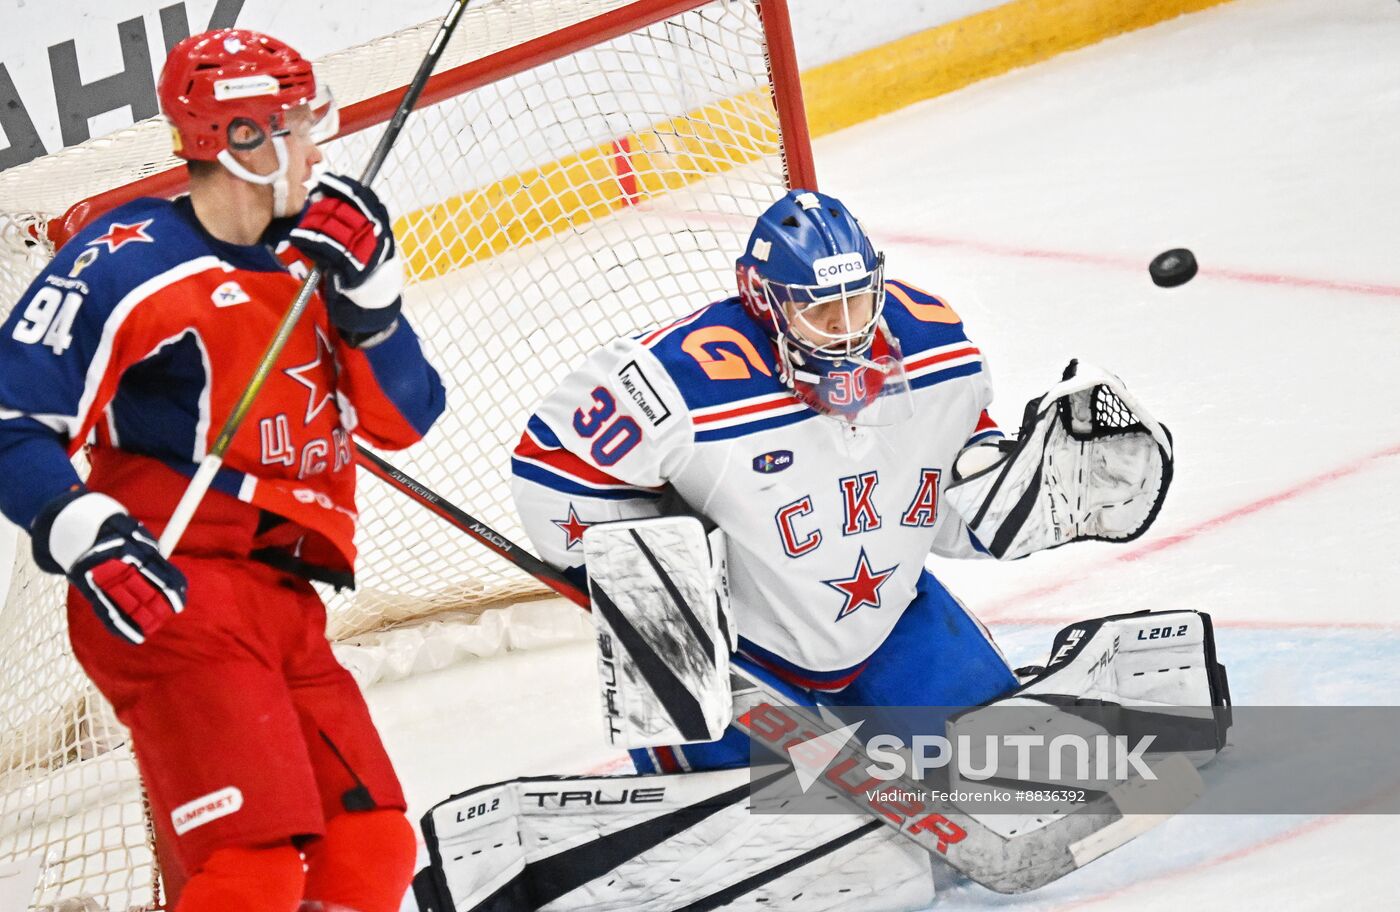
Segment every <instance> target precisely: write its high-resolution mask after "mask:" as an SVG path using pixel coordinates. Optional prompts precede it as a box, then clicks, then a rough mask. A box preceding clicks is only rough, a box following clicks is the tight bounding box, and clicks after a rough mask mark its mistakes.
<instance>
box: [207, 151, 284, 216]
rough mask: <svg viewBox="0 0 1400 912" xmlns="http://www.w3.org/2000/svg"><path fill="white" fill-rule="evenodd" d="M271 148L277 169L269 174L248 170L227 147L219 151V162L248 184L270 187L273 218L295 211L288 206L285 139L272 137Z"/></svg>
mask: <svg viewBox="0 0 1400 912" xmlns="http://www.w3.org/2000/svg"><path fill="white" fill-rule="evenodd" d="M272 149H273V151H274V152H276V153H277V170H276V171H273V172H272V173H271V174H258V173H256V172H254V171H249V170H248V169H247V168H245V167H243V166H242V165H241V164H239V163H238V159H236V158H234V157H233V153H231V152H230V151H229V150H228V149H224V150H223V151H222V152H220V153H219V164H221V165H223V166H224V167H225V168H227V169H228V170H229V173H230V174H232V175H233V176H234V177H236V178H238V179H239V180H245V181H247V182H248V183H250V184H257V185H258V186H259V187H271V188H272V216H273V218H286V217H287V216H289V215H295V214H296V213H295V212H294V211H293V210H292V209H291V208H290V207H289V206H288V201H289V198H290V196H291V193H290V191H291V182H290V181H288V180H287V163H288V156H287V141H286V140H285V139H283V138H282V137H280V136H273V137H272Z"/></svg>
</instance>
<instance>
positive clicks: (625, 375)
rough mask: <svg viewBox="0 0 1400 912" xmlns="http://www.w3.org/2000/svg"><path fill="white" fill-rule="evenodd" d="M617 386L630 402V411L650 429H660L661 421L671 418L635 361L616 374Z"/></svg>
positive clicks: (668, 408)
mask: <svg viewBox="0 0 1400 912" xmlns="http://www.w3.org/2000/svg"><path fill="white" fill-rule="evenodd" d="M617 385H618V389H619V391H620V392H621V393H622V394H623V396H625V397H626V398H627V399H629V400H631V403H632V411H633V412H635V413H636V414H637V415H639V416H641V417H643V418H645V419H646V420H647V421H650V422H651V425H652V427H660V426H661V423H662V422H663V421H665V420H666V419H667V418H670V417H671V409H670V407H669V406H667V405H666V403H665V401H664V400H662V398H661V396H660V395H659V394H658V393H657V392H656V387H654V386H652V385H651V381H650V380H648V379H647V376H646V374H644V373H642V369H641V368H640V367H638V366H637V362H636V361H628V362H627V363H626V364H625V365H623V367H622V369H621V370H619V371H618V372H617Z"/></svg>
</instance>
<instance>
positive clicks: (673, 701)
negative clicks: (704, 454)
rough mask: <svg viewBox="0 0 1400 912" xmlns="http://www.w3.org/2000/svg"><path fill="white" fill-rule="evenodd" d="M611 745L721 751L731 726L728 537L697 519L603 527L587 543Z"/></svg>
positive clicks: (600, 675)
mask: <svg viewBox="0 0 1400 912" xmlns="http://www.w3.org/2000/svg"><path fill="white" fill-rule="evenodd" d="M583 550H584V560H585V564H584V566H586V567H587V568H588V594H589V598H590V600H591V601H592V603H593V620H594V625H595V628H596V630H597V635H598V681H599V685H600V687H601V693H602V703H603V715H604V718H605V720H606V722H607V726H608V738H609V740H610V741H611V743H612V744H613V745H614V746H615V747H622V748H628V749H631V748H645V747H660V746H663V745H671V744H693V743H697V742H705V741H714V740H716V739H718V738H719V737H720V736H721V735H723V734H724V730H725V728H726V727H728V725H729V721H730V716H731V713H730V710H731V702H730V699H731V698H730V685H729V655H730V653H732V652H733V651H734V649H735V644H736V641H735V636H736V634H735V633H734V625H733V624H731V623H730V621H729V585H728V581H727V579H726V577H725V549H724V534H723V533H722V532H720V531H719V530H718V529H715V530H713V531H712V532H710V533H709V534H708V535H706V533H705V530H704V527H703V526H701V524H700V521H699V520H698V519H696V518H694V517H691V516H665V517H658V518H654V519H640V520H625V521H622V522H611V523H596V524H594V525H591V526H589V527H588V529H587V531H585V532H584V534H583Z"/></svg>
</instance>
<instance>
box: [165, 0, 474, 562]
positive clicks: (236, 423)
mask: <svg viewBox="0 0 1400 912" xmlns="http://www.w3.org/2000/svg"><path fill="white" fill-rule="evenodd" d="M469 2H470V0H452V5H451V6H450V7H449V8H448V10H447V15H446V16H444V17H443V20H442V23H441V24H440V25H439V26H438V30H437V34H436V35H434V36H433V42H432V44H430V45H428V52H427V53H426V54H424V55H423V60H422V61H421V62H420V63H419V64H418V72H416V73H414V74H413V81H412V82H410V83H409V85H408V90H407V91H405V92H404V95H403V100H402V101H400V102H399V106H398V107H397V108H396V109H394V115H393V117H391V118H390V119H389V124H388V126H386V127H385V128H384V134H383V135H382V136H380V137H379V145H378V146H376V147H375V149H374V154H373V155H371V156H370V159H369V164H368V165H366V166H365V170H364V173H363V174H362V175H361V176H360V183H362V184H365V185H366V186H368V185H369V184H370V183H371V182H372V181H373V180H374V178H375V177H376V176H377V175H378V174H379V169H380V168H381V167H382V166H383V165H384V160H385V159H386V158H388V157H389V149H390V148H391V147H392V146H393V145H394V141H395V140H396V139H398V138H399V133H401V132H402V131H403V126H404V123H405V122H406V121H407V120H408V115H409V114H410V113H411V112H412V111H413V107H414V105H416V104H418V99H419V97H420V96H421V95H422V94H423V87H424V86H425V85H427V83H428V77H429V76H431V75H432V73H433V70H434V69H436V68H437V63H438V60H440V59H441V58H442V52H443V50H444V49H445V48H446V47H447V42H448V40H449V39H450V38H451V37H452V33H453V32H454V31H456V29H457V22H458V20H460V19H461V17H462V11H463V10H465V9H466V8H467V4H468V3H469ZM320 281H321V270H320V268H319V267H316V268H313V269H312V270H311V272H310V273H308V274H307V276H306V279H305V280H304V281H303V282H302V283H301V288H300V289H298V290H297V294H296V297H295V298H293V299H292V304H291V306H290V307H289V308H287V313H286V315H284V316H283V317H282V322H281V323H279V324H277V332H276V333H274V334H273V336H272V341H270V342H268V344H267V348H266V349H265V350H264V351H263V354H262V358H261V359H260V360H259V361H258V366H257V369H256V370H255V371H253V376H252V378H251V379H250V380H249V381H248V385H247V386H246V387H244V389H243V395H241V396H239V397H238V402H237V403H235V404H234V407H233V411H231V412H229V416H228V418H226V419H225V420H224V426H223V427H222V428H220V429H219V436H218V437H216V438H215V439H214V445H213V446H212V447H210V448H209V452H208V453H207V454H206V455H205V457H204V459H202V460H201V461H200V463H199V468H198V469H196V470H195V473H194V477H192V478H191V479H190V483H189V486H188V487H186V488H185V493H184V494H182V495H181V496H180V502H179V503H178V504H176V505H175V512H174V513H172V514H171V516H170V521H169V522H168V523H166V526H165V530H164V531H163V532H161V535H160V553H161V554H163V555H165V556H166V557H169V556H170V555H171V554H172V553H173V552H174V551H175V546H176V545H177V544H179V543H180V538H181V536H183V535H184V534H185V529H186V528H188V526H189V524H190V520H191V519H193V518H194V511H195V510H197V509H198V508H199V504H200V501H202V500H203V499H204V495H205V493H206V492H208V490H209V486H210V485H211V484H213V483H214V476H215V475H217V474H218V472H219V468H220V467H221V466H222V465H223V463H224V454H225V453H227V452H228V449H229V447H230V446H232V445H233V436H234V435H235V434H237V433H238V429H239V428H240V427H241V426H242V425H243V421H244V419H245V418H247V417H248V412H249V411H250V410H251V409H252V407H253V400H254V399H256V398H257V396H258V393H260V392H261V391H262V388H263V384H264V383H266V382H267V378H268V377H269V376H270V375H271V374H272V366H273V364H275V363H276V362H277V358H278V357H279V356H280V355H281V354H282V349H283V348H285V347H286V345H287V340H288V339H290V338H291V335H292V330H293V329H294V328H295V327H296V324H297V323H298V321H300V320H301V315H302V313H303V312H305V310H306V305H307V304H308V303H309V302H310V301H311V294H312V292H313V291H315V289H316V286H317V285H319V284H320Z"/></svg>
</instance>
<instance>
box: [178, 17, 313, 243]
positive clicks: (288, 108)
mask: <svg viewBox="0 0 1400 912" xmlns="http://www.w3.org/2000/svg"><path fill="white" fill-rule="evenodd" d="M157 94H158V95H159V97H160V108H161V112H162V113H163V114H165V116H166V119H168V120H169V121H170V127H171V131H172V133H173V136H174V151H175V154H176V155H177V156H179V157H180V158H183V159H185V160H186V161H217V162H218V163H219V164H221V165H223V166H224V167H225V168H227V169H228V170H229V172H230V173H232V174H233V175H234V176H235V177H238V178H239V179H241V180H245V181H248V182H249V183H253V184H258V185H261V186H270V187H271V188H272V194H273V213H274V215H276V216H277V217H279V218H281V217H285V216H289V215H294V214H295V213H294V212H291V211H289V204H288V199H289V193H288V180H287V170H288V168H287V165H288V147H287V137H288V136H289V135H291V134H292V133H294V132H297V133H303V134H304V135H305V138H306V139H307V140H309V141H311V142H313V143H320V142H324V141H326V140H328V139H330V138H331V137H332V136H334V135H335V133H336V131H337V130H338V129H339V127H340V123H339V115H338V114H337V111H336V107H335V102H334V100H333V99H332V98H331V96H330V92H329V90H319V91H318V88H317V84H316V76H315V74H314V73H313V72H312V70H311V62H310V61H309V60H307V59H306V58H305V57H302V56H301V54H299V53H297V52H296V51H295V50H293V49H292V48H291V47H289V46H288V45H286V44H284V43H282V42H281V41H278V40H277V39H276V38H272V37H270V36H268V35H263V34H260V33H259V32H254V31H250V30H248V29H216V30H214V31H210V32H204V33H202V34H199V35H192V36H190V37H189V38H186V39H184V40H183V41H181V42H180V43H179V44H177V45H175V47H173V48H171V50H170V55H169V56H168V57H167V58H166V61H165V66H164V67H163V68H162V69H161V73H160V86H159V88H158V92H157ZM236 132H237V133H240V134H243V135H244V136H245V137H248V138H244V139H235V133H236ZM266 142H270V143H271V144H272V148H273V150H274V152H275V153H276V155H277V168H276V170H275V171H273V172H272V173H271V174H258V173H256V172H254V171H251V170H249V169H248V168H246V167H245V166H244V165H243V164H242V163H240V162H239V161H238V160H237V159H236V158H234V156H233V151H240V152H247V151H251V150H253V149H256V148H259V147H260V146H262V144H263V143H266Z"/></svg>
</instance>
